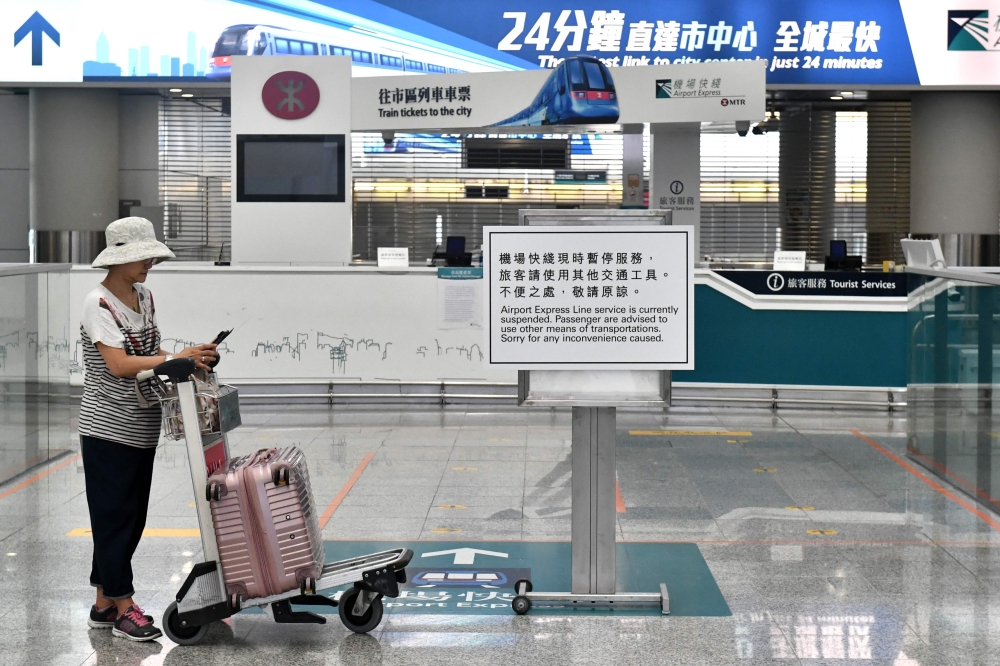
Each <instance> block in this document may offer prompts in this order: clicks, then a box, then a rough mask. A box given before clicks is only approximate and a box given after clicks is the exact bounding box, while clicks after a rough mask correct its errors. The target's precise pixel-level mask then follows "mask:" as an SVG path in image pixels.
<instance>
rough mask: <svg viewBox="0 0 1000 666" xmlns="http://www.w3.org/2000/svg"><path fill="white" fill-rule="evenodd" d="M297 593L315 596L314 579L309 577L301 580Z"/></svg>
mask: <svg viewBox="0 0 1000 666" xmlns="http://www.w3.org/2000/svg"><path fill="white" fill-rule="evenodd" d="M299 592H300V593H301V594H316V579H315V578H313V577H312V576H309V577H307V578H306V579H305V580H303V581H302V583H301V584H300V585H299Z"/></svg>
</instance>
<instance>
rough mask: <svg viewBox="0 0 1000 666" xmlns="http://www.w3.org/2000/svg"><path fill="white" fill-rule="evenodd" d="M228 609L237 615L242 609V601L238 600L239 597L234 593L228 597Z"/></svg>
mask: <svg viewBox="0 0 1000 666" xmlns="http://www.w3.org/2000/svg"><path fill="white" fill-rule="evenodd" d="M229 607H230V608H231V609H232V610H233V612H234V613H239V612H240V611H241V610H242V609H243V601H242V600H241V599H240V595H238V594H236V593H233V594H230V595H229Z"/></svg>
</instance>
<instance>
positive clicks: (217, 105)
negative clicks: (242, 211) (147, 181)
mask: <svg viewBox="0 0 1000 666" xmlns="http://www.w3.org/2000/svg"><path fill="white" fill-rule="evenodd" d="M229 132H230V122H229V98H228V97H218V98H211V97H196V98H176V97H173V98H164V99H163V101H162V103H161V106H160V200H161V202H162V204H163V206H164V221H163V227H164V236H165V237H166V243H167V245H168V246H169V247H170V249H171V250H173V251H174V254H176V255H177V258H178V259H184V260H188V261H207V260H218V259H220V258H221V259H222V260H223V261H229V259H230V249H231V248H230V240H231V234H230V229H231V219H232V215H231V204H230V187H231V175H230V169H231V161H230V157H231V154H232V152H231V151H232V147H231V146H230V143H231V139H230V134H229Z"/></svg>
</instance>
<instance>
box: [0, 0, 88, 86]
mask: <svg viewBox="0 0 1000 666" xmlns="http://www.w3.org/2000/svg"><path fill="white" fill-rule="evenodd" d="M81 4H82V2H81V0H2V2H0V6H2V8H3V9H2V11H0V85H2V84H4V83H33V82H39V83H42V82H48V81H64V82H72V81H83V63H84V61H87V60H98V59H101V58H103V57H104V56H103V51H102V50H101V49H100V48H99V46H98V45H95V42H94V41H89V44H88V47H87V48H83V43H82V39H81V33H82V31H83V30H84V28H83V26H84V25H86V23H87V22H86V21H84V20H83V17H82V12H81ZM105 50H106V49H105Z"/></svg>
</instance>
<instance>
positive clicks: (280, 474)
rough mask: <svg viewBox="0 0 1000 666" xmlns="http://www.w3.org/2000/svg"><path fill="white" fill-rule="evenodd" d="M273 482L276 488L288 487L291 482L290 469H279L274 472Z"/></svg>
mask: <svg viewBox="0 0 1000 666" xmlns="http://www.w3.org/2000/svg"><path fill="white" fill-rule="evenodd" d="M271 480H272V481H273V482H274V485H276V486H287V485H288V482H289V481H290V480H291V475H290V474H289V469H288V468H287V467H279V468H278V469H276V470H274V473H273V474H272V475H271Z"/></svg>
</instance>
